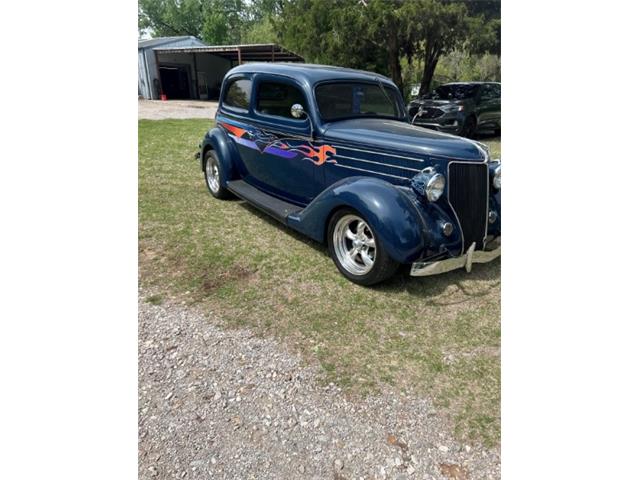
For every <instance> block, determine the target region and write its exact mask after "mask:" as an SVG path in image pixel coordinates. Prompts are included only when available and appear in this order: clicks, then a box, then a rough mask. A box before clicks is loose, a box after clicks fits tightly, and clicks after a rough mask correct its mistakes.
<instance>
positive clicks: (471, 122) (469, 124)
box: [461, 117, 478, 138]
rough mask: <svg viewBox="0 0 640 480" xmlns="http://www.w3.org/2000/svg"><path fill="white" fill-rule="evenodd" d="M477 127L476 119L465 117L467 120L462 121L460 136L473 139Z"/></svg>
mask: <svg viewBox="0 0 640 480" xmlns="http://www.w3.org/2000/svg"><path fill="white" fill-rule="evenodd" d="M477 127H478V122H477V120H476V117H467V119H466V120H465V121H464V125H463V126H462V133H461V135H462V136H463V137H467V138H473V136H474V135H475V134H476V128H477Z"/></svg>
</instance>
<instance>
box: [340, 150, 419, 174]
mask: <svg viewBox="0 0 640 480" xmlns="http://www.w3.org/2000/svg"><path fill="white" fill-rule="evenodd" d="M333 157H334V158H346V159H347V160H355V161H357V162H365V163H372V164H374V165H380V166H383V167H390V168H399V169H400V170H408V171H409V172H416V173H420V172H421V171H422V170H418V169H417V168H409V167H401V166H400V165H392V164H389V163H380V162H374V161H373V160H365V159H364V158H355V157H347V156H346V155H338V154H336V155H334V156H333Z"/></svg>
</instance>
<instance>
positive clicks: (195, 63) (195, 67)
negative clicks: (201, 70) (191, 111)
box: [192, 52, 200, 100]
mask: <svg viewBox="0 0 640 480" xmlns="http://www.w3.org/2000/svg"><path fill="white" fill-rule="evenodd" d="M192 55H193V69H194V70H195V72H196V100H200V85H199V84H198V62H196V54H195V52H194V53H192Z"/></svg>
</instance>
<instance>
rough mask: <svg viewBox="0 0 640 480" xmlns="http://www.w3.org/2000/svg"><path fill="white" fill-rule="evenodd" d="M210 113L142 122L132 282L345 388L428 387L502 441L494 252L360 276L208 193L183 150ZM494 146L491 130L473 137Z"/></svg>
mask: <svg viewBox="0 0 640 480" xmlns="http://www.w3.org/2000/svg"><path fill="white" fill-rule="evenodd" d="M212 124H213V122H212V121H211V120H162V121H149V120H141V121H140V122H139V262H140V282H141V283H142V285H144V286H146V287H148V288H149V290H151V291H153V292H154V295H153V296H152V297H150V298H149V299H148V301H150V302H152V303H154V304H158V303H162V302H163V301H166V299H167V298H169V297H175V298H180V299H184V300H187V302H188V303H190V304H194V305H197V306H198V307H199V308H202V309H203V310H204V311H207V312H214V313H215V314H216V315H217V316H218V317H220V318H222V319H223V320H224V321H225V322H226V323H227V324H228V325H229V326H245V327H250V328H252V329H254V330H255V331H256V332H258V333H260V334H265V335H273V336H276V337H278V338H280V339H282V340H283V341H284V342H285V343H286V344H287V345H289V346H290V347H291V348H292V349H294V350H296V351H299V352H300V353H302V354H303V356H304V357H305V358H306V359H307V360H308V361H311V362H318V363H319V364H320V365H321V367H322V370H323V372H324V376H325V378H324V379H323V380H324V381H327V382H335V383H337V384H339V385H341V386H343V387H344V388H345V389H346V391H347V392H348V393H349V394H354V395H367V394H375V392H376V390H377V389H379V388H381V387H383V386H386V387H389V388H393V389H396V390H397V391H402V390H410V391H412V392H414V393H418V394H423V395H426V396H428V397H429V398H432V399H433V400H434V402H435V404H436V406H437V408H438V409H439V411H440V412H442V414H443V415H445V416H446V417H447V418H449V419H450V421H451V423H452V425H453V427H454V428H455V431H456V433H457V434H458V436H459V438H461V439H464V440H465V441H474V440H475V441H479V442H482V443H483V444H484V445H486V446H492V445H495V444H497V443H498V442H499V440H500V437H499V436H500V261H499V260H498V261H496V262H493V263H490V264H486V265H476V266H474V270H473V272H472V273H470V274H467V273H466V272H465V271H464V270H461V271H455V272H450V273H447V274H444V275H440V276H435V277H425V278H413V277H409V275H408V273H407V272H406V271H405V272H401V273H399V274H397V275H396V276H395V277H393V278H392V279H391V280H390V281H388V282H386V283H384V284H382V285H379V286H376V287H374V288H363V287H359V286H356V285H354V284H352V283H350V282H349V281H347V280H346V279H345V278H343V277H342V276H341V275H340V273H339V272H338V270H337V269H336V268H335V266H334V264H333V262H332V261H331V258H330V257H329V255H328V254H327V252H326V248H325V247H324V246H322V245H318V244H316V243H314V242H312V241H310V240H308V239H307V238H305V237H303V236H301V235H298V234H297V233H295V232H293V231H292V230H288V229H286V228H285V227H283V226H281V225H280V224H279V223H277V222H276V221H274V220H272V219H270V218H269V217H267V216H265V215H263V214H262V213H260V212H259V211H257V210H256V209H254V208H252V207H250V206H248V205H246V204H245V203H244V202H241V201H238V200H231V201H220V200H216V199H214V198H213V197H211V195H209V192H208V191H207V189H206V186H205V184H204V179H203V176H202V172H201V170H200V168H199V165H198V162H197V161H196V160H194V158H193V154H194V153H195V152H196V150H197V145H198V143H199V142H200V140H201V138H202V136H203V134H204V132H205V131H206V130H207V129H208V128H211V126H212ZM482 141H483V142H484V143H487V144H489V145H490V147H491V149H492V154H493V155H494V156H497V155H499V150H500V142H499V140H491V139H489V140H487V139H483V140H482Z"/></svg>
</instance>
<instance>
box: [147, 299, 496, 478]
mask: <svg viewBox="0 0 640 480" xmlns="http://www.w3.org/2000/svg"><path fill="white" fill-rule="evenodd" d="M148 294H149V293H148V292H147V293H145V292H141V294H140V297H139V318H138V320H139V352H138V355H139V367H138V368H139V392H138V393H139V402H138V408H139V466H138V468H139V478H140V479H154V480H155V479H164V478H179V479H194V478H198V479H208V478H220V479H232V478H233V479H253V478H255V479H258V478H259V479H268V478H273V479H285V478H286V479H297V478H300V479H333V480H338V479H398V480H399V479H407V480H411V479H497V478H500V453H499V451H497V450H485V449H483V448H480V447H478V446H469V445H464V444H460V443H458V442H456V441H454V440H453V438H452V436H451V432H450V430H449V428H448V427H447V426H446V424H445V423H444V422H443V420H442V419H441V417H440V414H439V413H438V412H436V411H435V409H434V408H433V406H432V405H431V403H430V402H429V401H428V400H426V399H424V398H417V397H409V396H403V395H402V394H400V393H397V392H395V393H394V392H392V391H388V392H383V393H381V394H379V395H375V396H371V397H368V398H366V399H353V398H347V396H346V395H345V394H344V393H343V392H341V390H340V388H338V387H337V386H335V385H332V384H330V385H328V386H325V385H323V384H321V383H319V382H318V381H317V378H318V376H319V370H317V367H314V366H304V365H303V363H302V362H301V359H300V358H299V357H298V356H297V355H295V354H293V353H291V352H289V351H287V350H286V348H284V347H283V346H282V345H281V344H279V343H278V342H277V341H275V340H273V339H269V338H267V339H265V338H259V337H257V336H256V335H255V334H254V333H252V332H251V331H250V330H228V329H224V328H222V326H221V325H220V323H219V321H218V319H216V318H213V317H212V318H208V317H207V316H205V315H203V314H201V313H199V312H197V311H194V310H191V309H189V308H188V307H186V306H184V305H174V304H164V305H161V306H154V305H151V304H149V303H145V301H144V298H146V297H147V296H148Z"/></svg>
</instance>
